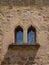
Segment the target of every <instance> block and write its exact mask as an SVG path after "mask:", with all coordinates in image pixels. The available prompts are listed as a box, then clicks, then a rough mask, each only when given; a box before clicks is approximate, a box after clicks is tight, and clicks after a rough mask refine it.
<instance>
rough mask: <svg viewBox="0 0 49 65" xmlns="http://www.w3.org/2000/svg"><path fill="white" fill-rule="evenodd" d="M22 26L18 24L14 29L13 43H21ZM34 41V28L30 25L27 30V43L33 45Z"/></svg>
mask: <svg viewBox="0 0 49 65" xmlns="http://www.w3.org/2000/svg"><path fill="white" fill-rule="evenodd" d="M23 31H24V30H23V28H21V27H20V26H18V27H17V28H16V29H15V43H16V45H23V43H24V42H23V40H24V39H23V38H24V35H23ZM35 42H36V30H35V28H34V27H32V26H30V27H29V28H28V30H27V45H33V44H35Z"/></svg>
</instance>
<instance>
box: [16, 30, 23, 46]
mask: <svg viewBox="0 0 49 65" xmlns="http://www.w3.org/2000/svg"><path fill="white" fill-rule="evenodd" d="M22 42H23V32H22V31H17V32H16V44H17V45H19V44H20V45H21V44H22Z"/></svg>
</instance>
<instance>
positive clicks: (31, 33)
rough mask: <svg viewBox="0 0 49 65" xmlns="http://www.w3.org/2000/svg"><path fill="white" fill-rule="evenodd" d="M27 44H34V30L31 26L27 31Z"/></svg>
mask: <svg viewBox="0 0 49 65" xmlns="http://www.w3.org/2000/svg"><path fill="white" fill-rule="evenodd" d="M27 41H28V44H34V43H35V42H36V29H35V28H34V27H33V26H32V25H31V26H30V27H29V28H28V30H27Z"/></svg>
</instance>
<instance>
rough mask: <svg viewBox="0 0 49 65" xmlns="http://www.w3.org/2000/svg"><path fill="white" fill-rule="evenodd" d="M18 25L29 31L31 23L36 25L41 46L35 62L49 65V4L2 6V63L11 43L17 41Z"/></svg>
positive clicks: (0, 50) (40, 64) (0, 60)
mask: <svg viewBox="0 0 49 65" xmlns="http://www.w3.org/2000/svg"><path fill="white" fill-rule="evenodd" d="M18 25H20V26H21V27H22V28H23V30H24V31H27V29H28V28H29V27H30V26H31V25H32V26H33V27H35V29H36V42H37V43H38V44H39V45H40V48H39V50H38V52H37V54H36V57H35V59H34V62H35V64H36V65H49V6H21V7H19V6H13V5H9V6H3V5H2V6H0V63H1V64H0V65H2V61H3V60H4V57H5V55H6V53H7V52H8V47H9V45H10V44H12V43H13V44H14V43H15V35H14V33H15V32H14V31H15V28H16V27H17V26H18ZM25 33H26V32H25ZM24 37H25V34H24ZM24 42H25V41H24ZM30 52H31V51H30ZM21 53H22V52H21ZM30 54H31V53H30ZM11 64H12V63H11ZM35 64H34V65H35ZM13 65H14V64H13ZM30 65H31V64H30Z"/></svg>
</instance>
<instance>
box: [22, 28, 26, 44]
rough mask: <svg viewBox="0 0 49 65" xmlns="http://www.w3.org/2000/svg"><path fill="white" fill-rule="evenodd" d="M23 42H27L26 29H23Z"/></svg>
mask: <svg viewBox="0 0 49 65" xmlns="http://www.w3.org/2000/svg"><path fill="white" fill-rule="evenodd" d="M23 42H24V44H27V29H25V30H24V32H23Z"/></svg>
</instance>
